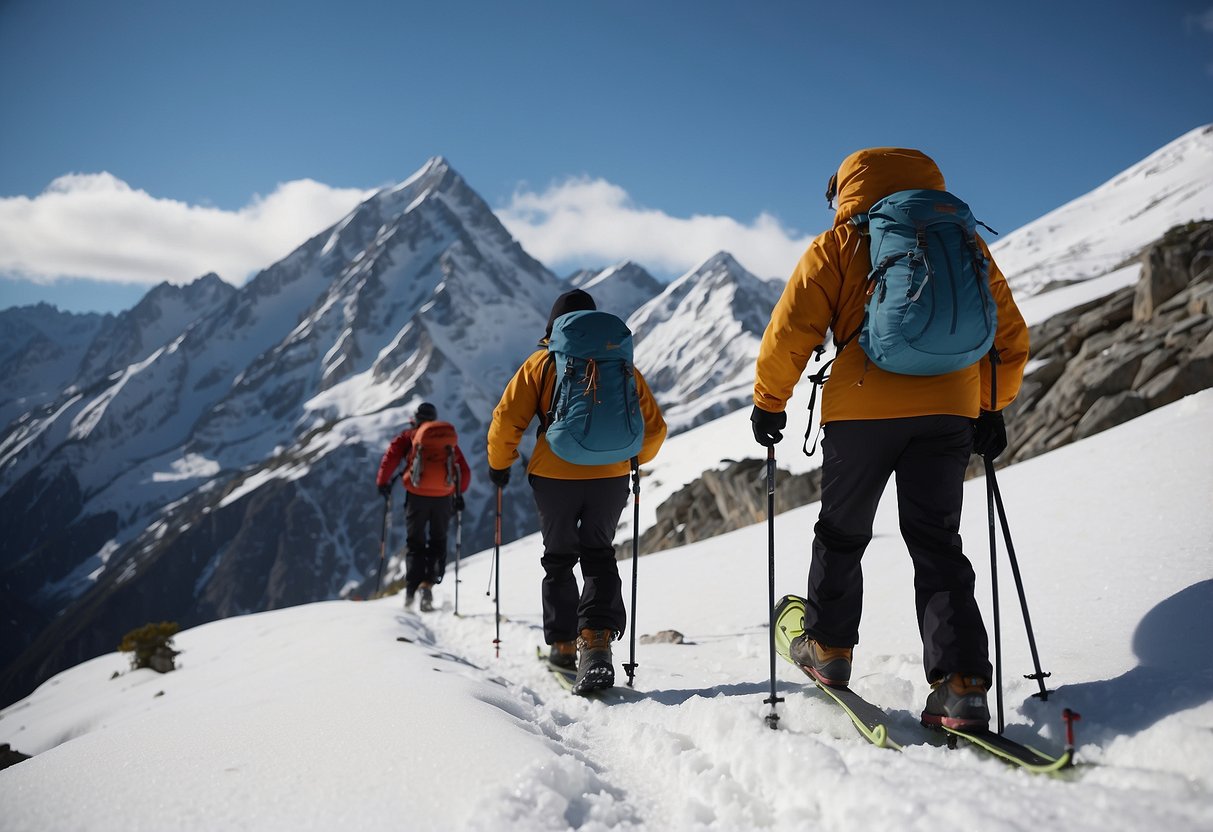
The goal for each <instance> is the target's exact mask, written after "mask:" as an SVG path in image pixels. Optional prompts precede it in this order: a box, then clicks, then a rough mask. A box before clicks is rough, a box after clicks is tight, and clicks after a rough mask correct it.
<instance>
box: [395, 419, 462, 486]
mask: <svg viewBox="0 0 1213 832" xmlns="http://www.w3.org/2000/svg"><path fill="white" fill-rule="evenodd" d="M458 446H459V436H458V435H457V434H456V433H455V426H454V425H452V424H451V423H450V422H436V421H435V422H422V423H421V426H420V427H418V428H417V429H416V430H415V431H413V445H412V447H411V448H409V455H408V459H407V460H406V461H405V468H404V471H405V473H404V487H405V489H406V490H407V491H409V493H411V494H420V495H421V496H423V497H445V496H447V495H449V494H453V493H454V492H455V465H456V462H455V449H456V448H457V447H458Z"/></svg>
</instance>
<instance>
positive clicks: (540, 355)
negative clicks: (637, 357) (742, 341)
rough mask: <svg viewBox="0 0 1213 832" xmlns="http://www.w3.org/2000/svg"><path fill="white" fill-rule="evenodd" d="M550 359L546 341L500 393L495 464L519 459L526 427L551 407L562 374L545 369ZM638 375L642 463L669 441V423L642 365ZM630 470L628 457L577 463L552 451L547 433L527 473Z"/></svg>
mask: <svg viewBox="0 0 1213 832" xmlns="http://www.w3.org/2000/svg"><path fill="white" fill-rule="evenodd" d="M540 343H541V344H543V343H544V342H540ZM548 362H549V359H548V351H547V348H546V346H545V347H544V348H543V349H539V350H536V351H535V352H533V353H531V355H530V357H529V358H527V360H526V361H524V362H522V366H521V367H519V368H518V372H516V373H514V377H513V378H512V379H510V383H509V384H507V385H506V388H505V392H504V393H502V394H501V401H500V402H498V404H497V407H496V408H495V409H494V410H493V421H492V422H491V423H490V424H489V436H488V457H489V466H490V467H492V468H497V469H501V468H509V467H510V465H512V464H513V462H514V460H515V459H517V458H518V443H519V442H520V441H522V436H523V434H524V433H526V429H527V426H528V425H530V423H531V420H532V419H534V418H535V417H536V416H538V415H539V412H540V409H541V408H542V409H543V410H544V411H545V412H546V411H547V408H548V405H549V404H550V403H551V401H552V393H553V392H554V391H555V389H556V376H557V373H555V372H552V371H551V370H549V371H548V372H547V373H546V374H545V373H544V366H545V365H546V364H548ZM635 374H636V390H637V392H638V393H639V394H640V414H641V416H643V417H644V445H643V446H641V448H640V454H639V457H640V464H641V465H643V464H645V463H646V462H648V461H649V460H651V459H652V458H653V457H655V456H657V451H658V450H659V449H660V448H661V443H662V442H664V441H665V434H666V425H665V418H664V417H662V415H661V408H660V406H658V404H657V400H656V399H654V398H653V393H652V391H650V390H649V385H648V383H647V382H645V380H644V376H642V375H641V374H640V371H639V370H635ZM545 376H546V377H545ZM631 470H632V466H631V463H630V461H627V460H625V461H623V462H615V463H611V464H610V465H577V464H575V463H572V462H568V461H566V460H563V459H561V458H560V457H558V456H556V454H555V453H553V452H552V449H551V448H550V447H549V446H548V441H547V437H546V436H545V435H544V434H542V433H541V434H540V435H539V439H538V440H537V441H536V442H535V452H534V454H533V455H532V456H531V461H530V463H529V464H528V465H527V473H528V474H534V475H535V476H537V477H549V478H551V479H554V480H593V479H603V478H606V477H622V476H626V475H627V474H628V473H629V472H630V471H631Z"/></svg>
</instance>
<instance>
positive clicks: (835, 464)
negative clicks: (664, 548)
mask: <svg viewBox="0 0 1213 832" xmlns="http://www.w3.org/2000/svg"><path fill="white" fill-rule="evenodd" d="M916 189H925V190H930V191H943V190H945V188H944V179H943V175H942V174H941V173H940V171H939V168H938V167H937V166H936V165H935V163H934V162H933V161H932V160H931V159H930V158H928V157H927V156H926V155H925V154H923V153H921V152H919V151H917V150H908V149H902V148H871V149H867V150H861V151H858V152H857V153H854V154H852V155H850V156H848V157H847V158H846V159H845V160H844V161H843V163H842V165H841V166H840V167H839V169H838V172H837V174H836V176H834V177H832V178H831V180H830V185H829V187H828V189H827V199H831V200H832V199H833V197H834V196H835V195H836V196H837V198H838V208H837V213H836V214H835V218H834V224H833V227H832V228H830V229H829V230H828V231H825V232H824V233H822V234H821V235H819V236H818V237H817V238H816V239H814V240H813V242H812V243H811V244H810V245H809V248H808V250H807V251H806V252H805V253H804V255H803V256H802V257H801V259H800V262H799V263H798V264H797V266H796V268H795V270H794V271H793V273H792V276H791V278H790V279H789V280H788V283H787V285H786V287H785V288H784V292H783V295H782V297H781V298H780V300H779V302H778V303H777V304H776V306H775V308H774V310H773V311H772V312H771V319H770V323H769V324H768V326H767V328H766V332H765V333H764V335H763V340H762V346H761V348H760V350H759V355H758V360H757V363H756V368H755V381H754V410H753V412H752V414H751V421H752V423H753V430H754V436H755V439H756V440H757V441H758V442H759V443H760V444H762V445H766V446H771V445H774V444H775V443H776V442H779V441H780V439H782V431H783V429H784V427H785V426H786V419H787V416H786V413H785V412H784V408H785V406H786V404H787V401H788V399H789V398H790V396H791V394H792V389H793V387H794V386H795V384H796V382H797V381H798V380H799V378H800V376H801V374H802V373H803V372H804V370H805V366H806V364H807V363H808V360H809V358H810V356H811V355H812V354H813V353H814V351H815V350H817V348H818V347H820V346H822V345H823V344H824V343H825V341H826V337H827V333H830V332H832V333H833V335H834V337H835V344H836V345H837V344H838V343H839V342H842V341H843V340H844V339H849V336H850V335H851V334H852V333H855V332H858V331H859V329H860V325H861V323H862V322H863V321H864V315H865V305H866V304H867V302H868V298H869V293H870V290H872V288H873V287H872V285H871V283H870V281H869V275H870V274H871V273H873V264H872V262H871V257H870V254H869V251H868V245H867V242H868V240H867V239H866V238H865V236H864V233H863V227H862V225H861V224H859V223H857V222H852V219H853V218H857V217H858V216H859V215H862V214H866V213H867V212H868V211H869V210H870V209H871V208H872V207H873V205H874V204H876V203H877V201H878V200H881V199H882V198H884V197H887V196H888V195H890V194H892V193H895V192H900V191H907V190H916ZM860 219H862V218H860ZM973 243H974V245H975V246H976V250H977V251H978V252H979V253H980V256H981V257H984V258H985V260H986V261H988V263H987V264H986V265H987V266H988V280H989V293H990V295H991V296H992V297H993V300H994V302H995V304H996V312H997V328H996V330H995V332H994V341H993V350H994V351H995V352H996V354H997V358H998V361H997V362H994V361H992V360H990V359H982V360H981V361H979V362H977V363H976V364H973V365H971V366H967V367H964V368H962V369H959V370H956V371H953V372H948V373H944V374H940V375H902V374H898V373H893V372H888V371H886V370H883V369H881V368H880V367H878V366H876V364H875V363H874V362H873V361H872V360H870V359H869V357H868V355H867V354H865V351H864V350H863V349H861V348H860V344H859V343H857V342H856V341H852V340H847V343H846V344H845V345H844V346H843V347H842V348H841V350H840V352H839V353H838V354H837V358H836V360H835V362H834V364H833V365H832V370H831V372H830V374H829V379H828V381H827V382H826V384H825V386H824V388H823V400H822V417H821V422H822V425H823V432H824V439H823V442H822V451H823V462H822V484H821V489H822V496H821V511H820V515H819V517H818V520H817V524H816V526H815V527H814V532H815V536H814V540H813V558H812V564H811V566H810V568H809V578H808V592H807V597H806V603H805V619H804V630H805V632H804V635H803V636H801V637H800V638H798V639H796V640H794V641H793V643H792V645H791V650H790V652H791V654H792V658H793V659H794V660H796V661H797V662H798V663H799V664H800V665H801V666H802V667H804V668H805V669H806V671H808V672H810V673H811V674H813V675H814V676H815V677H816V678H817V679H818V680H820V681H821V682H823V683H824V684H827V685H846V684H847V683H848V681H849V678H850V672H851V659H852V650H853V648H854V646H855V645H856V644H857V643H858V642H859V619H860V610H861V604H862V597H863V576H862V572H861V567H860V559H861V557H862V556H863V553H864V551H865V549H866V548H867V546H868V543H869V542H870V541H871V539H872V522H873V518H874V516H875V514H876V508H877V504H878V502H879V500H880V498H881V495H882V494H883V492H884V489H885V485H886V483H887V482H888V480H889V478H890V477H894V478H895V480H896V487H897V503H898V512H899V515H900V520H901V532H902V536H903V538H904V539H905V542H906V545H907V547H908V548H909V552H910V556H911V558H912V560H913V563H914V575H915V577H914V589H915V602H916V609H917V615H918V625H919V630H920V634H921V636H922V641H923V661H924V669H925V671H926V676H927V681H928V682H929V683H931V685H932V687H933V691H932V693H931V695H930V697H929V698H928V701H927V706H926V709H925V710H924V712H923V720H924V721H925V722H928V723H934V724H938V723H940V722H941V721H946V722H948V724H954V725H958V726H959V725H965V726H970V727H971V726H974V725H982V726H984V724H985V723H986V722H988V720H989V713H988V708H987V706H986V697H985V693H986V690H987V689H988V687H989V684H990V677H991V666H990V661H989V655H988V644H987V636H986V630H985V627H984V625H983V623H982V620H981V613H980V611H979V609H978V607H977V602H976V600H975V599H974V583H975V575H974V572H973V568H972V566H971V564H970V563H969V561H968V559H967V558H966V557H965V555H964V552H963V551H962V548H961V539H960V533H959V529H960V512H961V498H962V495H963V483H964V475H965V469H966V467H967V465H968V461H969V455H970V453H978V454H981V455H983V456H985V457H986V458H987V459H993V458H994V457H996V456H997V455H998V454H999V453H1001V452H1002V451H1003V450H1004V449H1005V447H1006V429H1005V426H1004V424H1003V419H1002V415H1001V413H1000V411H1001V409H1002V408H1003V407H1005V406H1006V405H1007V404H1009V403H1010V402H1011V401H1012V400H1013V399H1014V398H1015V396H1016V394H1017V393H1018V391H1019V387H1020V383H1021V381H1022V378H1023V369H1024V365H1025V364H1026V363H1027V359H1028V328H1027V326H1026V324H1025V323H1024V320H1023V316H1022V315H1021V314H1020V312H1019V310H1018V308H1017V307H1016V305H1015V301H1014V299H1013V298H1012V297H1011V291H1010V289H1009V287H1008V286H1007V282H1006V279H1005V277H1004V276H1003V274H1002V272H1000V271H999V269H998V266H997V265H996V264H994V262H993V258H992V257H990V253H989V249H988V248H987V247H986V244H985V243H984V242H983V241H981V239H980V238H976V239H975V240H974V241H973ZM992 372H993V373H996V374H997V379H996V384H994V385H992V384H991V376H990V374H991V373H992ZM992 387H993V389H994V390H995V391H996V395H997V399H996V400H995V399H993V398H992V397H991V391H992Z"/></svg>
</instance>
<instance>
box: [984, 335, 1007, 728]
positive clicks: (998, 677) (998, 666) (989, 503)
mask: <svg viewBox="0 0 1213 832" xmlns="http://www.w3.org/2000/svg"><path fill="white" fill-rule="evenodd" d="M1000 363H1001V362H1000V361H999V356H998V350H997V349H995V348H994V347H993V346H991V347H990V409H991V410H997V409H998V365H999V364H1000ZM981 458H982V461H983V462H985V466H986V514H987V517H988V525H989V531H990V590H991V592H992V594H993V599H994V609H993V612H994V687H995V690H997V691H998V733H1000V734H1001V733H1002V729H1003V718H1002V620H1001V619H1000V617H999V612H998V532H997V531H996V530H995V528H994V480H992V479H991V478H990V473H991V472H992V471H993V470H994V461H993V460H992V459H987V458H986V457H985V455H984V454H983V455H982V457H981Z"/></svg>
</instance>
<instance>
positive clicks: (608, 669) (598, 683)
mask: <svg viewBox="0 0 1213 832" xmlns="http://www.w3.org/2000/svg"><path fill="white" fill-rule="evenodd" d="M612 635H614V634H613V633H612V632H611V631H610V630H590V629H585V630H582V631H581V635H580V636H579V637H578V638H577V650H578V653H579V654H580V658H579V660H578V662H577V680H576V681H575V682H573V693H576V694H581V693H587V692H589V691H592V690H598V689H600V688H609V687H612V686H614V684H615V665H614V663H613V662H612V661H611V636H612Z"/></svg>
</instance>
